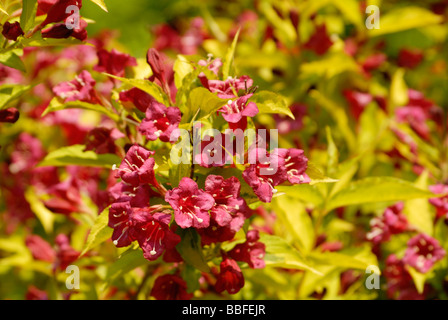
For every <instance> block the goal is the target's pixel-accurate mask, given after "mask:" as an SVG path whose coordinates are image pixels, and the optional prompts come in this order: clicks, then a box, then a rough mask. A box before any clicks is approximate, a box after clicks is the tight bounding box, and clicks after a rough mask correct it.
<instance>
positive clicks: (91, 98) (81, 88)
mask: <svg viewBox="0 0 448 320" xmlns="http://www.w3.org/2000/svg"><path fill="white" fill-rule="evenodd" d="M95 84H96V82H95V80H94V79H93V78H92V76H91V75H90V73H89V72H88V71H86V70H83V71H82V72H81V73H80V74H79V76H76V77H75V79H74V80H72V81H69V82H63V83H60V84H58V85H57V86H55V87H54V88H53V93H54V94H55V95H56V96H58V97H60V98H62V99H64V100H65V102H69V101H77V100H79V101H84V102H89V103H97V102H98V99H97V95H96V91H95Z"/></svg>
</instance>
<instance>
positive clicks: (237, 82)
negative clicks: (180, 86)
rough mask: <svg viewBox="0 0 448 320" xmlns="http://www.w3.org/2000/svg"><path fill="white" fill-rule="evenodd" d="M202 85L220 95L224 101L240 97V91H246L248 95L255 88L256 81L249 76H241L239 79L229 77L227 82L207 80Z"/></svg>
mask: <svg viewBox="0 0 448 320" xmlns="http://www.w3.org/2000/svg"><path fill="white" fill-rule="evenodd" d="M202 83H203V85H204V86H205V87H206V88H207V89H209V90H210V91H211V92H216V93H218V97H220V98H222V99H232V98H236V97H238V95H239V94H238V93H239V91H244V92H245V93H247V91H248V90H249V89H250V88H251V87H252V86H253V84H254V81H253V80H252V79H251V78H250V77H249V76H241V77H239V78H236V77H235V78H232V77H229V78H228V79H227V80H225V81H222V80H207V81H206V82H202ZM249 98H250V97H249ZM246 101H247V99H246Z"/></svg>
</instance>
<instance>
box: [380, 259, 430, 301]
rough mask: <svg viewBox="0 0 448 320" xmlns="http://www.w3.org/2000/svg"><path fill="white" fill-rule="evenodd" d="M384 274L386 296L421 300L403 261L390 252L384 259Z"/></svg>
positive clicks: (422, 297) (421, 297)
mask: <svg viewBox="0 0 448 320" xmlns="http://www.w3.org/2000/svg"><path fill="white" fill-rule="evenodd" d="M384 276H385V278H386V279H387V296H388V297H389V298H390V299H397V300H423V299H424V296H423V295H420V294H418V291H417V289H416V288H415V285H414V281H413V280H412V277H411V275H410V274H409V272H408V270H407V269H406V267H405V264H404V263H403V260H400V259H398V258H397V256H396V255H395V254H391V255H389V256H388V257H387V259H386V268H385V270H384Z"/></svg>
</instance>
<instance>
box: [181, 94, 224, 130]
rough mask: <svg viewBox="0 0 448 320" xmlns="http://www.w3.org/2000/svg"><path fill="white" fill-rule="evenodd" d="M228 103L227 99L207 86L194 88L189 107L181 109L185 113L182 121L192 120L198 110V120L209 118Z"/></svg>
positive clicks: (189, 99) (188, 103) (189, 98)
mask: <svg viewBox="0 0 448 320" xmlns="http://www.w3.org/2000/svg"><path fill="white" fill-rule="evenodd" d="M226 103H227V100H226V99H221V98H219V97H218V96H217V95H216V94H214V93H212V92H210V91H208V90H207V89H205V88H202V87H198V88H194V89H193V90H192V91H191V92H190V95H189V97H188V101H187V108H186V109H185V110H181V111H182V112H183V113H184V116H183V117H182V123H187V122H190V120H191V119H192V117H193V116H194V115H195V114H196V112H198V114H197V116H196V120H200V119H203V118H207V117H209V116H210V115H212V114H213V113H215V112H216V111H218V110H219V109H220V108H221V107H222V106H223V105H225V104H226ZM198 110H199V111H198Z"/></svg>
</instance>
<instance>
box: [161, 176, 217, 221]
mask: <svg viewBox="0 0 448 320" xmlns="http://www.w3.org/2000/svg"><path fill="white" fill-rule="evenodd" d="M165 201H166V202H168V203H169V204H170V205H171V206H172V207H173V209H174V219H175V220H176V223H177V224H178V225H179V227H181V228H190V227H194V228H206V227H208V226H209V224H210V215H209V213H208V211H209V210H210V209H211V208H212V207H213V205H214V203H215V200H214V199H213V197H212V196H211V195H209V194H208V193H207V192H205V191H204V190H201V189H199V188H198V185H197V183H196V182H195V181H194V180H192V179H190V178H187V177H184V178H182V180H181V181H180V182H179V186H178V187H177V188H174V189H173V190H169V191H168V192H167V193H166V195H165Z"/></svg>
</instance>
